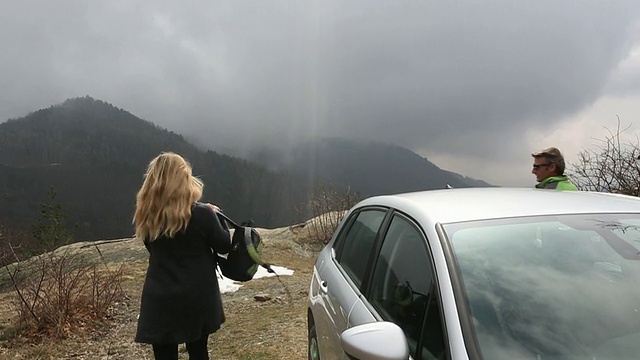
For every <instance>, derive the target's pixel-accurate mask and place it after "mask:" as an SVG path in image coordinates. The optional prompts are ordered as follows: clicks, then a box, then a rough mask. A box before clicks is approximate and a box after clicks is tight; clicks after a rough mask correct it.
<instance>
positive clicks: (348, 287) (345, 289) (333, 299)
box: [315, 208, 387, 359]
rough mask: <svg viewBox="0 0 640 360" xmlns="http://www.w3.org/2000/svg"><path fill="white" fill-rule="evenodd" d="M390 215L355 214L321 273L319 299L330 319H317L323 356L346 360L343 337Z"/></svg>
mask: <svg viewBox="0 0 640 360" xmlns="http://www.w3.org/2000/svg"><path fill="white" fill-rule="evenodd" d="M386 214H387V210H386V209H383V208H365V209H361V210H360V211H358V212H356V213H352V215H351V218H350V219H348V220H347V221H346V222H345V228H344V229H343V230H342V231H340V234H339V236H338V237H337V238H336V240H335V242H334V243H333V246H332V249H331V259H330V260H329V261H327V263H326V264H325V265H324V266H322V268H321V269H320V270H319V279H318V281H319V282H320V284H321V290H320V291H319V293H320V294H319V296H320V297H321V298H322V299H321V302H322V303H323V304H324V310H325V311H324V312H325V313H326V314H323V315H326V318H322V317H320V316H319V317H318V318H316V319H315V321H316V324H318V326H317V327H316V331H317V332H318V334H317V335H318V345H319V347H320V349H319V350H320V356H321V358H323V359H340V358H344V359H346V357H345V355H344V353H343V351H342V348H341V346H340V333H341V332H342V331H344V330H345V329H347V327H348V315H349V312H350V310H351V309H352V307H353V305H354V304H355V302H356V301H357V300H358V298H359V296H360V293H361V291H360V287H361V285H362V281H363V279H364V276H365V273H366V270H367V266H368V264H369V262H370V257H371V253H372V250H373V248H374V244H375V240H376V237H377V235H378V231H379V229H380V227H381V224H382V222H383V221H384V218H385V216H386Z"/></svg>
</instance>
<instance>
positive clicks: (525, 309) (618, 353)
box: [444, 214, 640, 359]
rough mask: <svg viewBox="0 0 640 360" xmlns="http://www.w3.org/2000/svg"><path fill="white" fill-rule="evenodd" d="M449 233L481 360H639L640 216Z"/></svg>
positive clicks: (451, 228) (515, 223) (509, 222)
mask: <svg viewBox="0 0 640 360" xmlns="http://www.w3.org/2000/svg"><path fill="white" fill-rule="evenodd" d="M444 227H445V231H446V233H447V236H448V237H449V239H450V242H451V244H452V247H453V251H454V254H455V258H456V262H457V265H458V271H459V272H460V274H461V278H462V282H463V284H464V285H463V287H464V293H465V296H466V299H467V301H468V306H469V310H470V312H471V315H472V324H473V329H474V334H473V335H475V340H472V341H477V343H478V344H479V348H480V351H481V352H482V354H483V357H484V359H637V358H638V356H640V255H639V252H640V250H638V249H640V214H617V215H611V214H606V215H600V214H593V215H566V216H564V215H563V216H553V217H550V216H545V217H535V218H532V217H527V218H512V219H503V220H495V221H494V220H492V221H478V222H470V223H457V224H450V225H445V226H444Z"/></svg>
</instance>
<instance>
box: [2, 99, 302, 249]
mask: <svg viewBox="0 0 640 360" xmlns="http://www.w3.org/2000/svg"><path fill="white" fill-rule="evenodd" d="M161 151H174V152H177V153H179V154H181V155H183V156H185V157H186V158H187V159H188V160H189V161H190V162H191V164H192V165H193V169H194V174H195V175H197V176H199V177H200V178H201V179H202V180H203V181H204V183H205V189H204V197H203V200H205V201H210V202H214V203H216V204H218V205H219V206H220V207H221V208H222V209H223V210H224V211H225V212H226V213H227V214H228V215H230V216H231V217H232V218H235V219H237V220H239V221H243V220H246V219H249V218H251V219H253V220H254V221H255V222H256V224H258V225H260V226H265V227H272V226H283V225H288V224H291V223H293V222H295V221H299V220H302V219H304V218H305V217H306V216H307V214H305V213H304V212H300V211H301V209H303V204H304V203H305V202H306V201H307V200H306V196H307V194H308V193H309V191H308V184H307V183H306V182H303V181H301V180H300V179H298V178H296V177H292V176H289V175H287V174H285V173H283V172H274V171H269V170H267V169H266V168H263V167H261V166H259V165H256V164H254V163H250V162H248V161H246V160H242V159H238V158H233V157H230V156H226V155H221V154H218V153H216V152H212V151H201V150H199V149H198V148H196V147H195V146H193V145H191V144H190V143H188V142H187V141H185V139H184V138H183V137H182V136H180V135H178V134H175V133H173V132H171V131H167V130H165V129H162V128H160V127H158V126H156V125H154V124H152V123H150V122H148V121H145V120H141V119H139V118H137V117H136V116H134V115H132V114H131V113H129V112H127V111H124V110H122V109H119V108H117V107H114V106H112V105H110V104H108V103H105V102H102V101H99V100H94V99H92V98H90V97H84V98H76V99H71V100H67V101H66V102H64V103H62V104H60V105H55V106H51V107H49V108H47V109H42V110H39V111H36V112H34V113H31V114H29V115H28V116H26V117H23V118H19V119H12V120H8V121H6V122H4V123H2V124H0V223H2V224H5V226H10V227H11V228H15V229H22V230H28V229H29V227H30V225H31V224H34V223H35V222H36V221H37V218H38V216H39V213H40V209H39V204H40V203H49V202H51V199H50V198H49V197H48V195H47V194H48V191H49V189H50V188H53V189H54V190H55V192H56V193H57V195H56V198H55V202H59V203H60V204H61V205H62V207H63V209H64V210H65V211H66V212H67V213H68V215H69V216H68V217H69V220H70V222H71V223H70V224H69V225H73V224H77V225H78V228H77V230H76V238H77V239H79V240H91V239H104V238H115V237H125V236H130V235H131V234H132V232H133V227H132V225H131V218H132V216H133V211H134V207H135V194H136V192H137V190H138V188H139V187H140V185H141V183H142V179H143V174H144V172H145V170H146V165H147V164H148V162H149V161H150V160H151V159H152V158H153V157H154V156H156V155H157V154H159V153H160V152H161Z"/></svg>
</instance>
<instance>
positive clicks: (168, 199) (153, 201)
mask: <svg viewBox="0 0 640 360" xmlns="http://www.w3.org/2000/svg"><path fill="white" fill-rule="evenodd" d="M202 188H203V184H202V181H200V179H198V178H197V177H195V176H193V175H192V173H191V165H190V164H189V163H188V162H187V161H186V160H185V159H184V158H183V157H182V156H180V155H178V154H175V153H172V152H163V153H161V154H160V155H158V156H156V157H155V158H154V159H153V160H151V162H150V163H149V166H148V168H147V172H146V173H145V174H144V182H143V184H142V187H141V188H140V190H139V191H138V195H136V212H135V215H134V216H133V223H134V224H135V228H136V232H135V237H136V238H137V239H141V240H145V239H146V240H149V241H153V240H155V239H157V238H158V237H160V236H163V235H164V236H168V237H173V236H174V235H175V234H176V233H177V232H178V231H181V230H183V229H185V228H186V227H187V225H188V223H189V220H190V219H191V205H192V204H193V203H194V202H195V201H197V200H199V199H200V198H201V197H202Z"/></svg>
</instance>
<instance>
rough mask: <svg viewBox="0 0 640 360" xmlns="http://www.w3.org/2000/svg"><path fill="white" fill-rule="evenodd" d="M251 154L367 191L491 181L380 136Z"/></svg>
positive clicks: (309, 175)
mask: <svg viewBox="0 0 640 360" xmlns="http://www.w3.org/2000/svg"><path fill="white" fill-rule="evenodd" d="M247 157H248V159H249V160H251V161H254V162H256V163H259V164H262V165H264V166H266V167H268V168H270V169H277V170H282V171H289V172H292V173H295V174H298V175H300V176H304V177H306V178H315V177H319V178H321V179H324V180H326V181H328V182H330V183H332V184H335V185H349V186H351V187H352V188H353V189H355V190H357V191H359V192H360V193H362V194H363V195H365V196H371V195H380V194H392V193H399V192H407V191H419V190H430V189H443V188H445V187H446V186H447V184H448V185H450V186H452V187H482V186H492V185H491V184H489V183H487V182H484V181H482V180H476V179H473V178H469V177H465V176H463V175H460V174H457V173H454V172H451V171H447V170H443V169H440V168H439V167H438V166H436V165H435V164H433V163H432V162H430V161H429V160H428V159H426V158H423V157H421V156H419V155H418V154H416V153H414V152H412V151H411V150H409V149H406V148H403V147H401V146H397V145H391V144H386V143H381V142H376V141H363V140H346V139H338V138H328V139H319V140H316V141H309V142H305V143H304V144H300V145H297V146H296V147H294V148H292V149H289V150H286V151H285V150H275V149H269V148H260V149H256V150H254V151H252V152H251V153H250V154H249V155H247Z"/></svg>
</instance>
